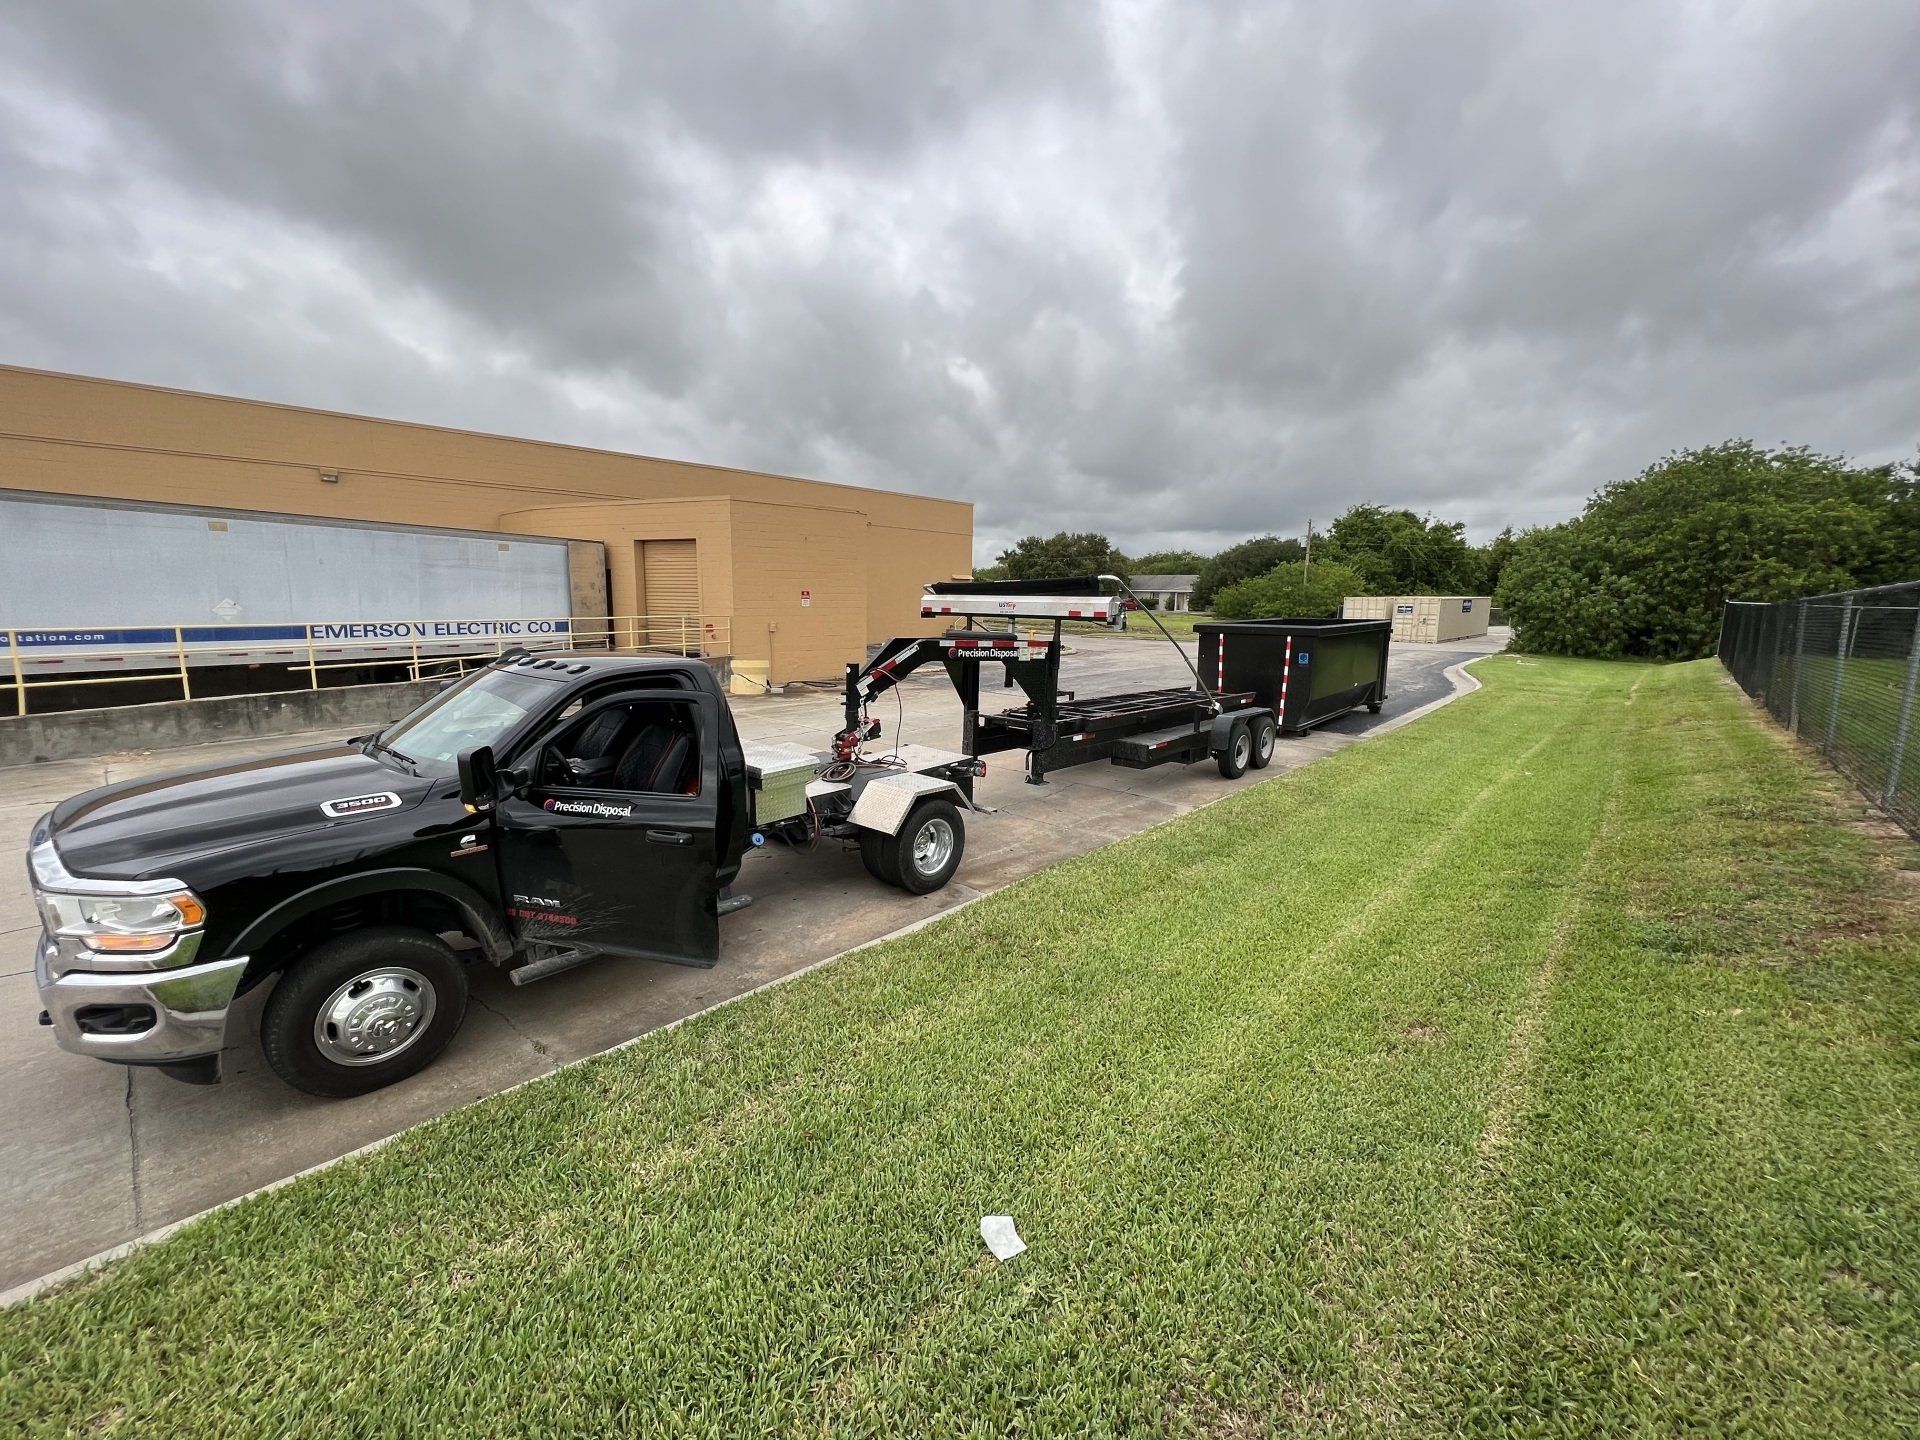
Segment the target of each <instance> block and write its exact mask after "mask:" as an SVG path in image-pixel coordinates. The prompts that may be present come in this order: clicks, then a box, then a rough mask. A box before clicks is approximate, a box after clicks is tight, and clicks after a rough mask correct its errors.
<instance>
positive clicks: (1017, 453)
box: [0, 0, 1920, 559]
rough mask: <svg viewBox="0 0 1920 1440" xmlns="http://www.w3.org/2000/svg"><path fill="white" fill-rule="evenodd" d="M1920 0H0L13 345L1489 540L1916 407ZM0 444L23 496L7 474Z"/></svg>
mask: <svg viewBox="0 0 1920 1440" xmlns="http://www.w3.org/2000/svg"><path fill="white" fill-rule="evenodd" d="M1917 105H1920V5H1916V4H1915V3H1914V0H1884V3H1876V0H1811V3H1805V4H1787V3H1755V4H1728V3H1713V4H1706V3H1685V0H1653V3H1644V4H1642V3H1621V0H1591V3H1574V0H1562V3H1544V4H1543V3H1538V0H1525V3H1522V0H1512V3H1508V0H1492V3H1489V0H1441V3H1433V4H1415V3H1407V0H1388V3H1379V4H1372V3H1354V0H1340V3H1338V4H1328V3H1301V4H1297V5H1287V4H1246V5H1231V4H1222V5H1199V4H1189V5H1173V4H1168V5H1160V4H1116V5H1108V6H1101V5H1097V4H1094V3H1091V0H1087V3H1064V4H1060V5H1057V6H1018V5H1006V4H996V3H993V0H986V3H982V0H953V3H948V0H937V3H936V0H912V3H889V4H882V3H875V4H872V5H843V4H836V3H804V4H760V5H732V4H726V3H717V0H709V3H704V4H695V5H689V4H684V3H675V4H659V5H652V4H641V3H634V0H608V3H605V4H599V3H593V0H580V3H560V0H530V3H525V4H512V3H495V0H489V3H474V4H460V3H451V0H448V3H402V0H372V3H358V0H353V3H347V0H328V3H326V4H306V3H302V4H295V3H291V0H289V3H282V4H277V5H276V4H266V3H241V0H232V3H219V0H203V3H192V4H189V3H182V0H169V3H165V4H146V3H136V0H116V3H91V0H0V361H5V362H11V363H16V364H25V365H36V366H44V367H48V368H52V369H59V370H73V371H80V372H84V373H90V374H100V375H111V376H116V377H121V378H126V379H134V380H143V381H151V382H155V383H159V384H166V385H176V386H183V387H187V388H191V389H204V390H214V391H221V392H226V393H231V394H242V395H250V396H258V397H263V398H268V399H274V400H283V401H289V402H293V403H297V404H304V405H314V406H320V407H324V408H330V409H341V410H350V411H358V412H364V413H369V414H378V415H388V416H394V417H397V418H402V419H411V420H422V421H431V422H434V423H439V424H447V425H458V426H468V427H472V428H477V429H484V430H494V431H504V432H508V433H513V434H521V435H531V436H537V437H540V438H546V439H556V440H570V441H576V442H581V443H586V444H595V445H605V446H610V447H613V448H617V449H623V450H635V451H641V452H646V453H653V454H664V455H674V456H680V457H685V458H689V459H696V460H704V461H710V462H715V463H721V464H732V465H743V466H751V467H755V468H763V469H771V470H778V471H783V472H787V473H792V474H800V475H808V476H814V477H817V478H820V479H826V480H839V481H846V482H851V483H854V484H861V485H880V486H888V487H893V488H898V489H905V490H915V491H922V492H926V493H931V494H939V495H948V496H953V497H956V498H961V499H967V500H971V501H973V502H974V503H975V505H976V506H977V507H978V508H977V511H976V519H977V525H978V533H979V541H980V544H979V551H980V556H981V558H982V559H986V558H990V557H991V555H992V553H994V552H995V551H996V550H997V549H998V548H999V547H1000V546H1001V545H1002V544H1004V543H1005V542H1006V541H1008V540H1009V539H1011V538H1013V537H1015V536H1018V535H1020V534H1022V533H1025V532H1028V531H1035V530H1038V531H1053V530H1058V529H1100V530H1105V531H1107V532H1108V533H1110V534H1111V535H1113V536H1114V537H1115V539H1116V540H1118V541H1119V542H1120V543H1121V544H1122V546H1123V547H1124V548H1128V549H1131V550H1134V551H1135V552H1136V553H1138V552H1139V551H1140V550H1143V549H1147V548H1151V547H1158V546H1160V545H1163V544H1166V545H1173V544H1193V545H1197V546H1199V547H1201V548H1212V547H1216V546H1218V545H1220V544H1223V543H1227V542H1230V541H1231V540H1234V539H1237V538H1239V537H1241V536H1243V535H1245V534H1247V533H1249V532H1258V531H1264V530H1276V531H1279V532H1282V533H1298V532H1299V530H1300V528H1301V527H1302V525H1303V524H1304V523H1305V521H1306V519H1307V517H1309V516H1312V517H1314V518H1315V519H1316V520H1319V521H1321V522H1324V521H1325V520H1326V519H1327V518H1330V517H1331V516H1332V515H1333V514H1335V513H1337V512H1338V511H1339V510H1341V509H1344V508H1345V507H1346V506H1348V505H1350V504H1353V503H1355V502H1356V501H1360V500H1372V501H1377V502H1380V503H1383V504H1392V505H1407V506H1411V507H1413V508H1414V509H1416V510H1422V511H1426V510H1431V511H1433V512H1434V513H1435V514H1437V515H1440V516H1442V517H1445V518H1448V519H1460V520H1464V521H1466V522H1467V523H1468V525H1469V528H1470V532H1471V533H1472V534H1473V535H1474V537H1475V538H1476V539H1484V538H1486V537H1487V536H1488V535H1489V534H1491V533H1492V532H1493V531H1496V530H1498V529H1499V528H1500V527H1501V526H1502V525H1503V524H1507V523H1514V524H1516V525H1523V524H1536V523H1541V522H1548V521H1553V520H1557V519H1561V518H1563V517H1565V516H1567V515H1569V514H1572V513H1574V512H1575V511H1577V510H1578V509H1579V507H1580V505H1581V503H1582V502H1583V500H1584V498H1585V497H1586V495H1587V494H1588V493H1589V492H1590V491H1591V490H1593V489H1594V488H1595V487H1596V486H1598V485H1600V484H1603V483H1605V482H1607V481H1609V480H1612V479H1617V478H1622V477H1625V476H1628V475H1631V474H1634V473H1635V472H1637V471H1638V470H1640V469H1641V468H1642V467H1643V466H1645V465H1646V464H1647V463H1649V462H1650V461H1652V460H1654V459H1656V458H1658V456H1659V455H1661V454H1662V453H1663V452H1665V451H1666V450H1668V449H1671V448H1674V447H1678V446H1686V445H1694V444H1701V443H1710V442H1713V441H1717V440H1721V439H1724V438H1727V437H1728V436H1732V435H1745V436H1750V437H1752V438H1754V439H1756V440H1759V441H1762V442H1768V443H1772V442H1797V443H1805V444H1809V445H1813V446H1816V447H1818V448H1821V449H1825V450H1831V451H1842V452H1845V453H1847V454H1850V455H1854V456H1858V457H1861V458H1865V459H1875V460H1878V459H1892V458H1898V457H1900V456H1902V455H1906V454H1911V453H1912V452H1913V449H1914V447H1915V445H1916V442H1920V113H1917V108H1916V107H1917ZM4 483H5V481H4V478H0V484H4Z"/></svg>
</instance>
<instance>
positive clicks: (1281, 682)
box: [1193, 618, 1393, 735]
mask: <svg viewBox="0 0 1920 1440" xmlns="http://www.w3.org/2000/svg"><path fill="white" fill-rule="evenodd" d="M1193 633H1194V634H1196V635H1198V636H1199V637H1200V678H1201V679H1202V680H1204V681H1206V683H1207V688H1208V689H1209V690H1219V691H1227V690H1251V691H1252V692H1253V694H1254V703H1255V704H1258V705H1265V706H1266V707H1268V708H1269V709H1271V710H1272V711H1273V712H1274V714H1276V715H1278V716H1279V717H1280V733H1281V734H1283V735H1298V734H1300V733H1302V732H1303V731H1306V730H1311V729H1312V728H1313V727H1314V726H1316V725H1323V724H1325V723H1326V722H1327V721H1329V720H1332V719H1334V718H1335V717H1336V716H1340V715H1344V714H1346V713H1347V712H1348V711H1349V710H1356V709H1358V708H1359V707H1360V706H1362V705H1364V706H1366V707H1367V708H1368V709H1369V710H1372V711H1374V712H1375V713H1376V714H1377V713H1379V710H1380V706H1381V703H1382V702H1383V701H1384V700H1385V699H1386V698H1387V642H1388V641H1389V640H1390V639H1391V638H1392V636H1393V622H1392V621H1391V620H1294V619H1287V618H1278V619H1273V620H1219V621H1202V622H1200V623H1198V624H1196V625H1195V626H1194V627H1193Z"/></svg>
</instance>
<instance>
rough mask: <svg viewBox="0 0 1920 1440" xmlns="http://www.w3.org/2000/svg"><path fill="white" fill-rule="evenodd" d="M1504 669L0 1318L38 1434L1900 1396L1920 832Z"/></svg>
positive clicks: (1300, 1411)
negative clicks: (989, 1246)
mask: <svg viewBox="0 0 1920 1440" xmlns="http://www.w3.org/2000/svg"><path fill="white" fill-rule="evenodd" d="M1477 673H1478V674H1480V675H1481V676H1482V677H1483V678H1484V679H1485V680H1486V682H1487V688H1486V689H1484V690H1482V691H1481V692H1479V693H1477V694H1475V695H1472V696H1469V697H1467V698H1465V699H1463V700H1461V701H1459V702H1457V703H1456V704H1454V705H1451V706H1448V707H1447V708H1445V709H1443V710H1440V711H1438V712H1437V713H1436V714H1434V715H1433V716H1430V717H1429V718H1427V719H1425V720H1422V721H1421V722H1420V723H1418V724H1417V725H1414V726H1410V727H1408V728H1406V729H1404V730H1401V731H1398V732H1396V733H1394V734H1392V735H1389V736H1386V737H1384V738H1381V739H1379V740H1375V741H1369V742H1368V743H1366V744H1364V745H1360V746H1356V747H1353V748H1350V749H1347V750H1344V751H1342V752H1340V753H1339V754H1337V755H1335V756H1333V757H1332V758H1330V759H1328V760H1325V761H1322V762H1320V763H1318V764H1315V765H1313V766H1310V767H1308V768H1307V769H1305V770H1302V771H1299V772H1297V773H1295V774H1292V775H1289V776H1286V777H1283V778H1281V779H1278V780H1275V781H1273V782H1272V783H1269V784H1265V785H1261V786H1258V787H1254V788H1250V789H1247V790H1243V791H1241V792H1239V793H1236V794H1234V795H1233V796H1231V797H1230V798H1228V799H1225V800H1223V801H1221V802H1220V803H1219V804H1217V805H1214V806H1211V807H1210V808H1208V809H1206V810H1204V811H1202V812H1200V813H1198V814H1195V815H1193V816H1190V817H1188V818H1187V819H1185V820H1183V821H1180V822H1177V823H1174V824H1171V825H1168V826H1165V827H1163V828H1161V829H1158V830H1156V831H1153V832H1151V833H1150V834H1147V835H1144V836H1141V837H1138V838H1136V839H1134V840H1131V841H1127V842H1124V843H1121V844H1118V845H1115V846H1112V847H1110V848H1107V849H1104V850H1100V851H1097V852H1095V853H1093V854H1091V855H1088V856H1086V857H1084V858H1082V859H1080V860H1077V861H1073V862H1070V863H1068V864H1065V865H1062V866H1060V867H1058V868H1057V869H1054V870H1052V871H1049V872H1047V873H1045V874H1043V875H1040V876H1037V877H1034V878H1033V879H1030V880H1028V881H1025V882H1022V883H1020V884H1018V885H1015V886H1013V887H1011V888H1009V889H1007V890H1005V891H1002V892H1000V893H999V894H997V895H995V896H993V897H991V898H990V899H987V900H985V901H983V902H981V903H979V904H977V905H975V906H973V907H971V908H970V909H967V910H965V911H963V912H961V913H960V914H958V915H956V916H954V917H951V918H949V919H948V920H946V921H944V922H942V923H940V924H937V925H934V926H931V927H929V928H927V929H925V930H922V931H920V932H918V933H916V934H914V935H912V936H910V937H907V938H905V939H903V940H900V941H896V942H893V943H890V944H888V945H885V946H882V947H878V948H876V949H874V950H870V951H867V952H864V953H862V954H860V955H857V956H854V957H851V958H849V959H847V960H845V961H842V962H841V963H839V964H837V965H834V966H830V967H828V968H826V969H824V970H821V971H817V972H815V973H813V974H811V975H809V976H807V977H805V978H804V979H802V980H799V981H797V982H795V983H793V984H790V985H787V986H785V987H782V988H780V989H777V990H774V991H771V992H768V993H766V994H762V995H760V996H757V997H755V998H752V999H750V1000H747V1001H745V1002H743V1003H740V1004H737V1005H734V1006H731V1007H729V1008H726V1009H723V1010H721V1011H718V1012H716V1013H714V1014H711V1015H708V1016H706V1017H704V1018H702V1019H700V1020H697V1021H695V1022H693V1023H691V1024H688V1025H686V1026H684V1027H682V1028H680V1029H678V1030H675V1031H673V1032H670V1033H668V1034H664V1035H660V1036H656V1037H654V1038H653V1039H651V1040H649V1041H647V1042H645V1043H642V1044H640V1045H638V1046H635V1047H633V1048H630V1049H628V1050H625V1051H622V1052H620V1053H618V1054H616V1055H611V1056H606V1057H602V1058H601V1059H599V1060H596V1061H592V1062H589V1063H587V1064H584V1065H580V1066H577V1067H575V1068H573V1069H570V1070H568V1071H565V1072H563V1073H562V1074H560V1075H558V1076H556V1077H554V1078H552V1079H550V1080H546V1081H542V1082H539V1083H537V1084H534V1085H531V1086H528V1087H526V1088H524V1089H521V1090H519V1091H516V1092H515V1093H513V1094H511V1095H507V1096H503V1097H500V1098H497V1099H494V1100H491V1101H487V1102H484V1103H482V1104H478V1105H475V1106H473V1107H471V1108H469V1109H467V1110H464V1111H461V1112H458V1113H456V1114H454V1115H451V1116H448V1117H446V1118H444V1119H442V1120H440V1121H437V1122H434V1123H432V1124H430V1125H427V1126H425V1127H423V1128H422V1129H420V1130H418V1131H416V1132H414V1133H412V1134H411V1135H409V1136H407V1137H404V1138H403V1139H401V1140H400V1141H398V1142H396V1143H394V1144H393V1145H391V1146H388V1147H387V1148H385V1149H383V1150H381V1151H379V1152H377V1153H375V1154H373V1155H370V1156H366V1157H363V1158H360V1159H357V1160H354V1161H351V1162H348V1163H345V1164H342V1165H339V1166H336V1167H335V1168H333V1169H331V1170H329V1171H327V1172H324V1173H323V1174H321V1175H318V1176H315V1177H311V1178H309V1179H307V1180H304V1181H301V1182H298V1183H296V1184H294V1185H292V1186H289V1187H287V1188H286V1189H283V1190H281V1191H278V1192H276V1193H274V1194H271V1195H267V1196H264V1197H260V1198H258V1199H256V1200H253V1201H250V1202H248V1203H245V1204H242V1205H240V1206H237V1207H234V1208H232V1209H230V1210H227V1211H225V1212H222V1213H221V1214H219V1215H217V1216H215V1217H213V1218H211V1219H209V1220H207V1221H205V1222H202V1223H200V1224H198V1225H195V1226H193V1227H191V1228H189V1229H188V1230H186V1231H185V1232H183V1233H182V1234H180V1235H178V1236H176V1237H175V1238H174V1239H172V1240H170V1241H168V1242H166V1243H164V1244H162V1245H159V1246H156V1247H154V1248H152V1249H150V1250H147V1251H145V1252H143V1253H141V1254H139V1255H138V1256H136V1257H135V1258H133V1259H131V1260H129V1261H127V1262H125V1263H123V1264H121V1265H120V1266H118V1267H117V1268H115V1269H114V1270H112V1271H111V1272H109V1273H107V1274H106V1275H104V1276H103V1277H99V1278H93V1279H89V1280H86V1281H83V1282H80V1283H78V1284H76V1285H75V1286H73V1287H70V1288H69V1289H68V1290H67V1291H66V1292H64V1293H61V1294H58V1295H55V1296H52V1297H50V1298H45V1299H42V1300H38V1301H35V1302H32V1303H30V1304H28V1305H26V1306H24V1307H20V1308H17V1309H15V1310H13V1311H10V1312H8V1313H6V1314H4V1315H0V1373H3V1374H4V1375H5V1377H6V1378H5V1379H4V1381H0V1385H3V1386H4V1390H0V1430H4V1431H5V1432H6V1433H9V1434H15V1433H19V1434H35V1433H52V1434H58V1433H68V1432H72V1433H84V1434H115V1433H136V1432H138V1433H144V1434H154V1435H164V1436H168V1437H188V1436H197V1435H212V1434H233V1435H258V1434H268V1433H297V1434H303V1435H307V1434H323V1433H339V1434H347V1433H360V1434H375V1433H392V1434H424V1433H440V1434H448V1435H469V1434H472V1435H522V1434H542V1435H545V1434H579V1435H598V1434H606V1433H613V1432H619V1433H631V1434H643V1435H672V1436H680V1435H715V1436H720V1435H727V1436H733V1435H748V1434H752V1435H813V1434H826V1433H834V1434H855V1435H874V1436H883V1435H884V1436H903V1435H914V1436H921V1435H943V1436H944V1435H955V1434H980V1435H1000V1434H1006V1433H1019V1434H1023V1435H1034V1436H1041V1435H1047V1436H1052V1435H1067V1434H1123V1433H1132V1434H1176V1435H1213V1436H1218V1435H1225V1436H1256V1435H1266V1434H1287V1433H1295V1432H1307V1433H1313V1432H1338V1433H1354V1432H1358V1433H1377V1434H1389V1435H1402V1434H1403V1435H1455V1434H1459V1435H1509V1434H1526V1435H1537V1434H1565V1435H1613V1434H1628V1433H1660V1434H1674V1433H1680V1432H1683V1431H1684V1432H1690V1433H1698V1434H1703V1435H1729V1434H1742V1435H1778V1436H1807V1435H1814V1436H1821V1437H1828V1436H1839V1435H1849V1436H1851V1435H1872V1434H1881V1435H1888V1436H1895V1435H1911V1434H1913V1433H1914V1427H1915V1424H1916V1422H1920V1085H1917V1084H1916V1081H1917V1080H1920V1063H1917V1061H1920V982H1917V980H1916V974H1915V967H1916V959H1915V957H1916V953H1920V921H1916V915H1915V906H1916V896H1920V890H1917V889H1916V887H1914V886H1913V885H1912V884H1911V883H1909V881H1910V879H1911V877H1910V876H1907V877H1902V876H1901V875H1899V874H1897V873H1896V872H1895V869H1894V866H1895V865H1898V864H1905V865H1913V864H1914V863H1915V856H1914V852H1913V850H1912V849H1911V848H1910V847H1905V848H1894V847H1895V842H1892V841H1889V840H1886V839H1885V838H1883V837H1880V836H1876V835H1872V834H1868V833H1863V831H1862V830H1861V829H1860V828H1859V827H1857V826H1853V825H1849V824H1847V823H1845V820H1846V817H1847V816H1849V815H1854V816H1857V815H1858V813H1859V806H1858V802H1857V801H1856V800H1854V799H1853V798H1852V797H1851V795H1850V794H1849V793H1848V792H1847V791H1846V790H1845V789H1844V787H1843V786H1841V785H1840V784H1839V782H1837V781H1835V780H1833V779H1832V778H1830V777H1828V776H1826V775H1825V774H1824V773H1823V772H1821V771H1820V770H1818V769H1817V768H1815V767H1814V766H1813V765H1811V764H1810V763H1809V762H1808V761H1807V760H1806V759H1805V758H1804V756H1803V754H1802V753H1801V752H1800V751H1798V750H1797V749H1796V748H1794V747H1793V746H1792V745H1791V744H1790V743H1788V742H1785V741H1783V740H1782V739H1781V738H1780V737H1779V735H1778V733H1777V732H1776V731H1775V730H1773V729H1772V728H1770V727H1769V726H1768V725H1767V724H1766V722H1764V721H1763V720H1762V719H1760V718H1759V717H1758V716H1757V714H1756V713H1755V712H1754V711H1753V710H1752V709H1751V708H1750V707H1748V705H1747V704H1746V702H1744V701H1743V700H1742V699H1740V698H1739V697H1738V696H1737V695H1736V694H1735V693H1734V692H1733V691H1732V689H1731V687H1730V686H1728V685H1726V684H1725V683H1724V682H1723V681H1722V680H1721V679H1720V678H1719V673H1718V671H1717V669H1716V668H1715V667H1713V666H1712V665H1711V664H1709V663H1702V664H1695V665H1681V666H1671V667H1666V668H1654V667H1640V666H1627V665H1606V664H1592V663H1581V662H1572V661H1544V660H1530V659H1522V658H1516V657H1499V658H1496V659H1492V660H1489V661H1485V662H1482V663H1481V664H1480V665H1479V666H1478V667H1477ZM992 824H993V821H992V819H991V818H990V817H982V819H981V820H980V822H979V825H980V828H981V830H982V831H983V832H984V831H985V830H987V829H988V828H990V827H991V826H992ZM1889 856H1891V859H1889ZM234 1143H236V1144H244V1143H245V1137H244V1136H236V1137H234ZM997 1211H1005V1212H1007V1213H1010V1214H1012V1215H1013V1216H1014V1217H1015V1219H1016V1221H1017V1222H1018V1224H1019V1227H1020V1231H1021V1233H1022V1235H1023V1236H1024V1237H1025V1238H1026V1239H1027V1241H1028V1242H1029V1243H1030V1245H1031V1247H1032V1248H1031V1249H1030V1250H1029V1251H1028V1252H1027V1253H1026V1254H1025V1255H1023V1256H1021V1257H1019V1258H1018V1259H1017V1260H1014V1261H1013V1262H1011V1263H1008V1264H1004V1265H1003V1264H998V1263H996V1262H995V1261H993V1260H992V1259H991V1258H990V1257H988V1255H987V1254H986V1252H985V1250H984V1248H983V1246H982V1245H981V1242H980V1240H979V1237H978V1232H977V1226H978V1222H979V1218H980V1216H981V1215H982V1214H984V1213H989V1212H997Z"/></svg>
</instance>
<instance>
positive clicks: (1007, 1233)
mask: <svg viewBox="0 0 1920 1440" xmlns="http://www.w3.org/2000/svg"><path fill="white" fill-rule="evenodd" d="M980 1238H981V1239H982V1240H984V1241H986V1242H987V1249H989V1250H991V1251H992V1252H993V1258H994V1259H996V1260H1011V1259H1013V1257H1014V1256H1016V1255H1018V1254H1019V1253H1020V1252H1021V1251H1022V1250H1024V1249H1026V1248H1027V1242H1026V1241H1024V1240H1022V1239H1021V1238H1020V1232H1019V1231H1017V1230H1015V1229H1014V1228H1013V1217H1012V1216H1011V1215H982V1216H981V1217H980Z"/></svg>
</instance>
